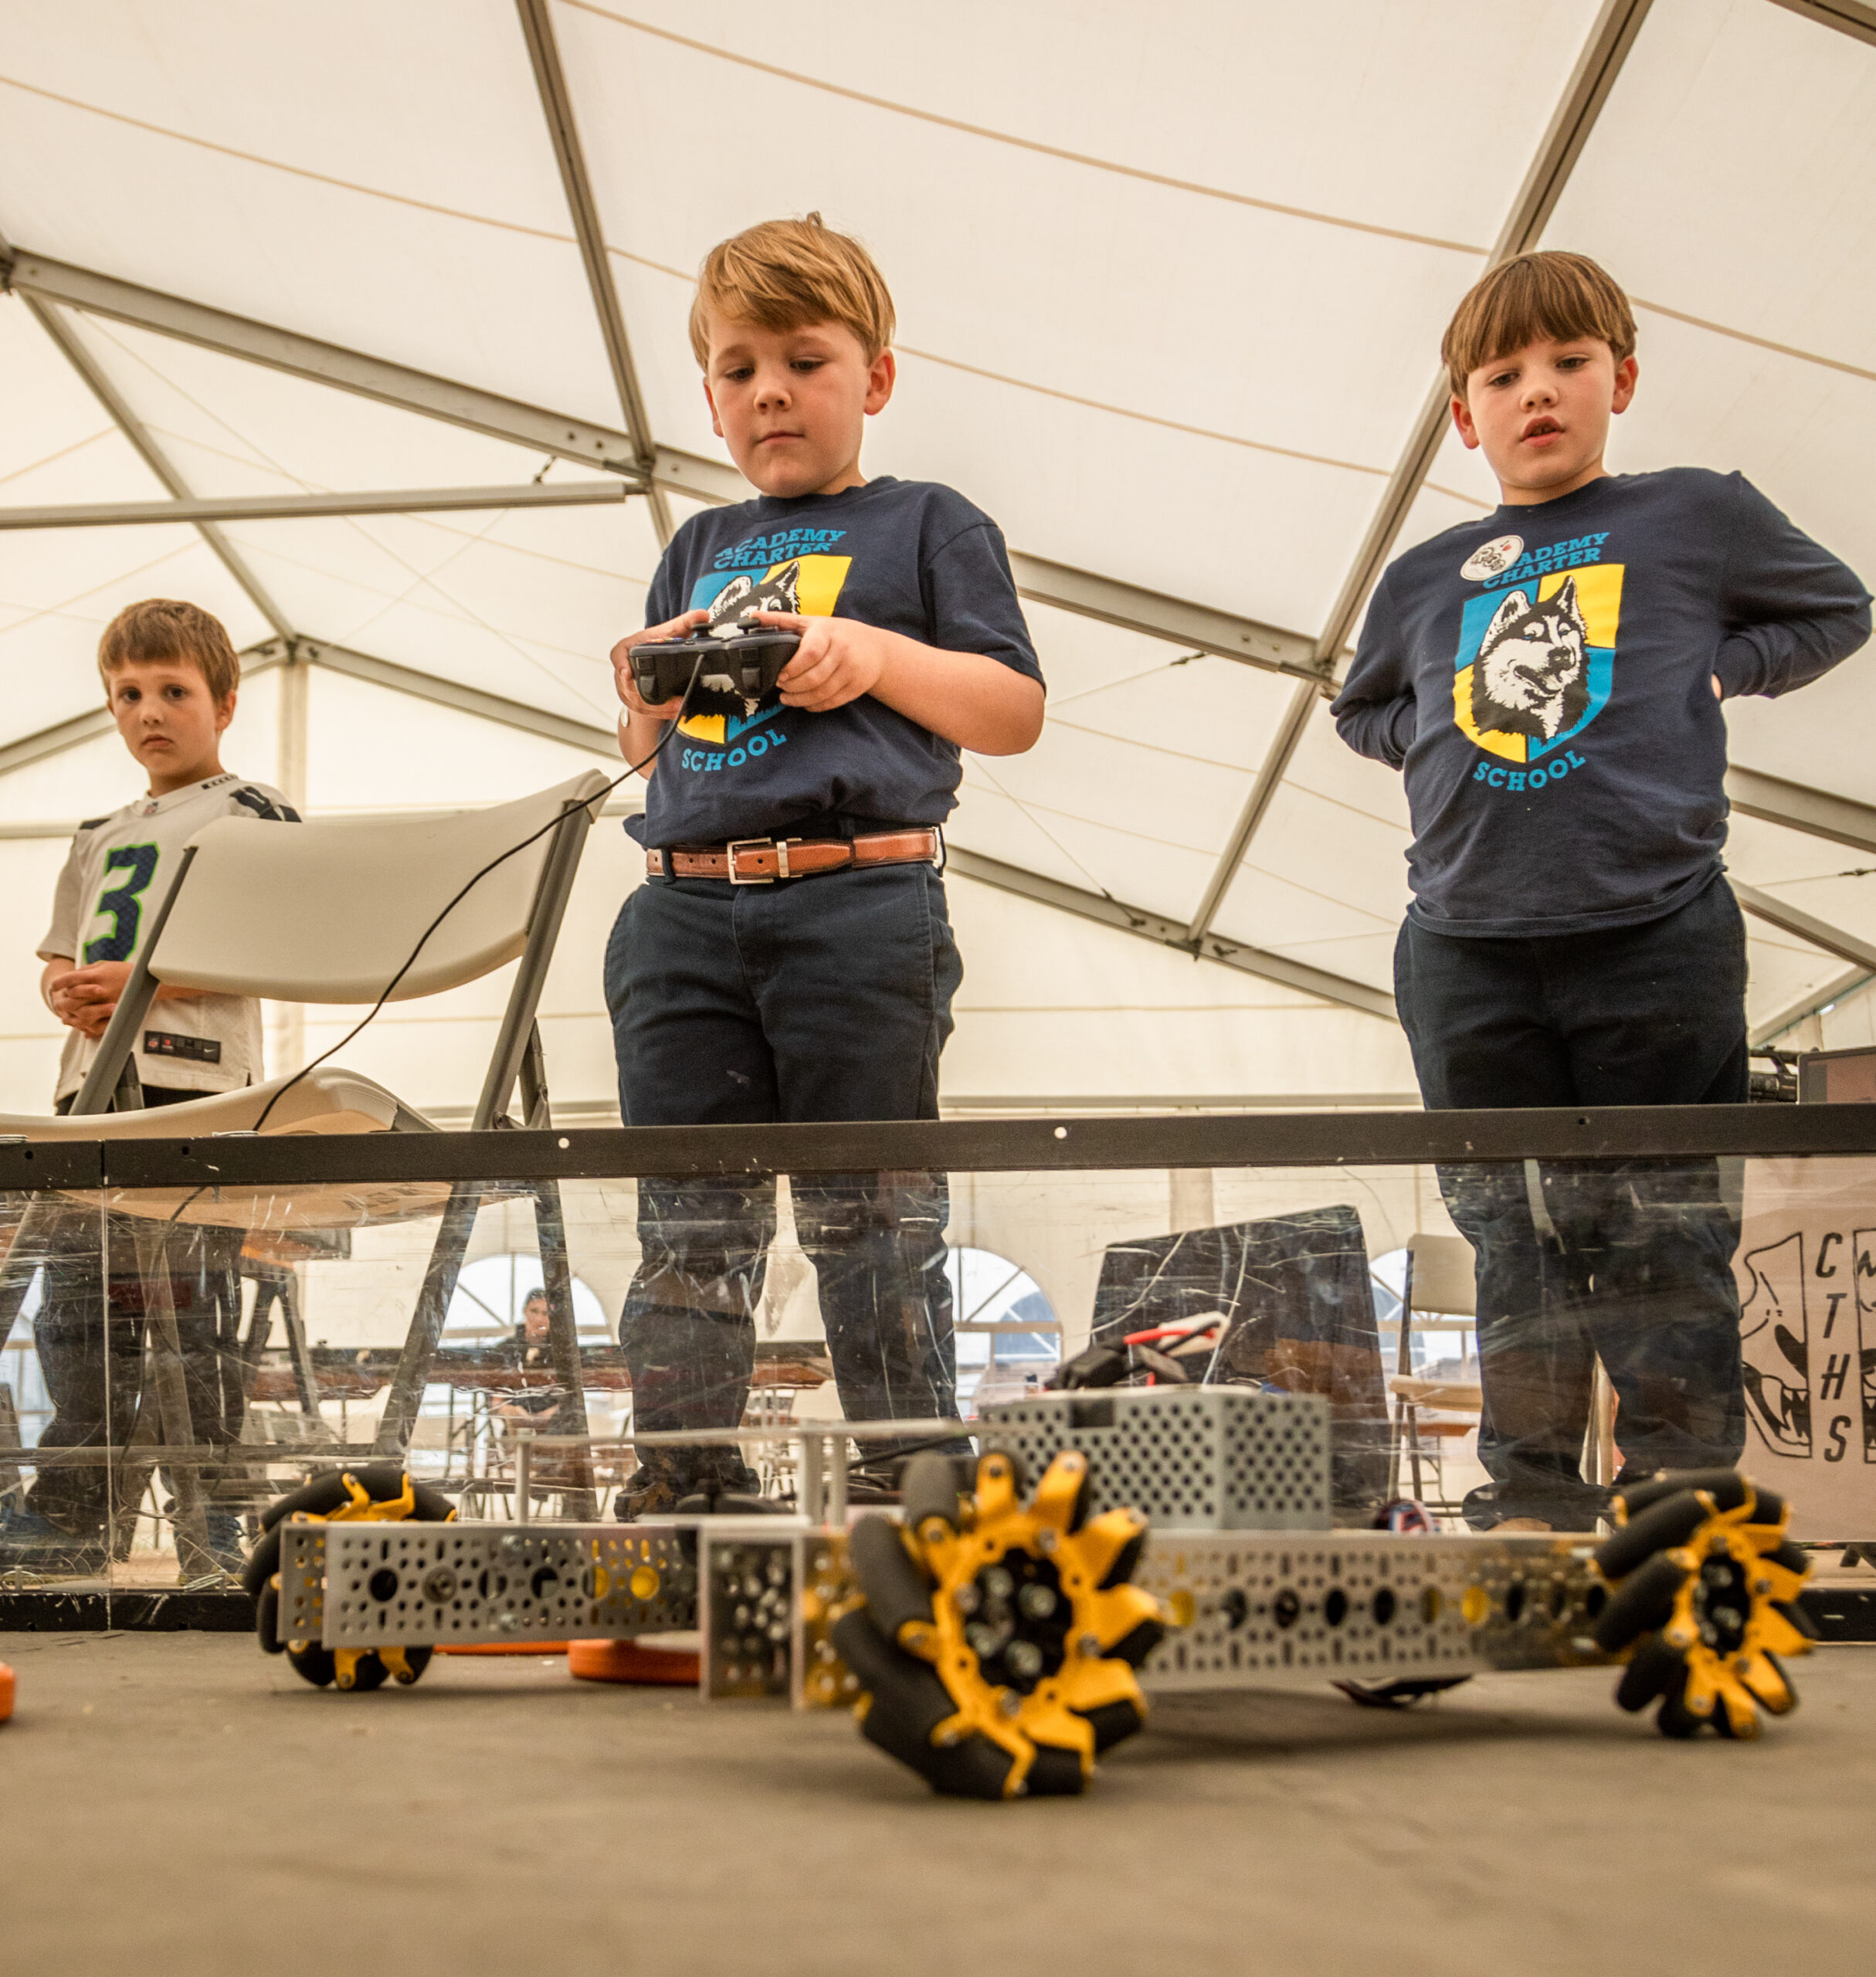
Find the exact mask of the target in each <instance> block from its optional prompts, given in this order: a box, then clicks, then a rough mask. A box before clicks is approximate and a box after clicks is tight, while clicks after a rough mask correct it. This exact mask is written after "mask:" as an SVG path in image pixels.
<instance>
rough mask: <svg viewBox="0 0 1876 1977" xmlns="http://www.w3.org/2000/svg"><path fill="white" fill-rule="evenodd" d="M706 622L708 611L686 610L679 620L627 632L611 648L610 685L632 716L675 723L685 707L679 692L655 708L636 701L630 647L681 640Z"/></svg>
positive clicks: (648, 703)
mask: <svg viewBox="0 0 1876 1977" xmlns="http://www.w3.org/2000/svg"><path fill="white" fill-rule="evenodd" d="M709 622H710V613H709V612H707V611H687V612H685V613H684V615H683V616H682V617H680V618H673V619H668V620H667V622H665V623H663V624H662V625H647V626H646V628H645V629H644V630H643V631H642V632H627V633H626V636H624V637H623V639H620V640H619V643H618V644H617V645H616V646H613V648H612V683H613V684H614V685H615V686H616V687H617V688H618V689H619V698H620V700H623V702H624V703H625V704H626V707H627V708H628V709H629V710H630V711H631V712H632V713H633V714H645V715H647V716H649V717H650V718H651V719H652V720H653V721H675V720H676V719H677V710H678V708H679V707H680V706H682V705H683V704H684V696H683V694H681V693H679V694H677V695H676V696H675V697H673V698H672V699H670V700H661V701H660V703H659V704H657V705H656V707H653V705H652V704H650V702H649V701H647V700H641V699H639V690H638V683H637V682H636V680H634V679H633V677H632V648H633V646H643V645H650V644H653V643H657V642H659V641H661V640H663V639H681V638H682V637H684V635H685V633H686V632H694V631H695V630H696V629H697V627H698V626H700V625H707V624H708V623H709Z"/></svg>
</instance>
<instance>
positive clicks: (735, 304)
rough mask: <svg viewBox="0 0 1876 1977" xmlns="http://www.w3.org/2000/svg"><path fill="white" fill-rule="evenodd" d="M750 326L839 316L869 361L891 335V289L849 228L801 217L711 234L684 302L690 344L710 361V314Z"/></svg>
mask: <svg viewBox="0 0 1876 1977" xmlns="http://www.w3.org/2000/svg"><path fill="white" fill-rule="evenodd" d="M712 316H717V317H721V318H722V319H723V320H725V321H726V322H731V323H753V324H755V325H756V327H758V329H765V330H799V329H801V328H802V327H805V326H806V324H809V323H844V324H846V327H848V328H849V329H850V330H851V331H853V334H854V335H855V336H856V337H858V338H859V340H860V348H861V349H863V351H865V352H866V353H867V362H868V363H869V364H870V363H871V362H872V361H873V360H874V358H876V357H877V356H878V355H879V354H880V351H883V350H884V348H886V346H887V344H889V343H891V341H892V337H893V331H894V327H895V324H894V317H893V307H892V296H891V293H890V292H889V291H888V290H887V287H886V282H885V278H884V276H882V275H881V274H880V271H879V270H878V268H877V266H874V259H873V256H871V255H870V254H869V253H867V250H866V249H865V248H863V246H861V245H860V242H858V241H857V240H856V239H853V237H852V236H851V235H849V234H845V233H836V232H834V230H833V228H832V227H829V226H823V225H822V223H821V216H820V215H819V213H809V215H808V216H807V217H806V219H769V220H765V221H763V222H762V225H761V226H752V227H750V228H748V229H746V230H745V232H741V233H738V234H736V235H734V236H732V237H731V239H728V240H723V241H719V242H717V245H716V246H714V247H713V248H711V250H710V252H709V253H708V254H707V255H706V256H704V266H703V269H702V271H701V273H699V275H698V276H697V299H696V300H695V301H694V302H693V303H692V304H691V305H690V348H692V349H693V350H694V351H695V352H696V353H697V362H698V363H699V364H700V365H703V366H704V368H706V369H707V368H709V365H710V318H711V317H712Z"/></svg>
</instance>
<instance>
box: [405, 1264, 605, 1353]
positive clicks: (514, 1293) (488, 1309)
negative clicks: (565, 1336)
mask: <svg viewBox="0 0 1876 1977" xmlns="http://www.w3.org/2000/svg"><path fill="white" fill-rule="evenodd" d="M540 1289H541V1259H540V1258H539V1257H538V1256H529V1255H526V1254H516V1255H512V1256H479V1257H478V1258H477V1260H476V1261H475V1262H473V1263H465V1264H464V1265H463V1269H462V1271H461V1273H460V1275H459V1276H458V1277H457V1278H456V1294H455V1295H454V1296H453V1297H451V1299H450V1300H449V1315H448V1316H447V1317H446V1318H445V1319H444V1321H443V1337H444V1339H445V1341H446V1342H447V1343H449V1344H450V1345H471V1344H473V1342H474V1341H476V1340H477V1339H494V1338H512V1337H513V1336H514V1333H515V1331H517V1328H519V1327H520V1326H521V1323H522V1322H523V1319H524V1315H525V1313H526V1310H527V1305H528V1299H529V1298H530V1297H532V1296H533V1295H534V1294H535V1293H537V1292H538V1290H540ZM573 1321H574V1323H575V1325H576V1326H577V1327H578V1329H579V1331H580V1333H581V1334H582V1337H583V1338H588V1341H589V1343H591V1344H593V1345H598V1344H599V1342H600V1341H602V1339H605V1338H610V1336H611V1331H610V1328H609V1327H608V1325H607V1324H606V1313H605V1311H604V1310H603V1309H602V1307H601V1305H600V1303H599V1299H598V1298H597V1297H595V1296H594V1295H593V1294H592V1292H591V1291H590V1290H588V1289H587V1287H586V1286H585V1284H582V1282H581V1281H580V1280H579V1279H578V1277H575V1279H574V1280H573ZM589 1335H590V1336H589Z"/></svg>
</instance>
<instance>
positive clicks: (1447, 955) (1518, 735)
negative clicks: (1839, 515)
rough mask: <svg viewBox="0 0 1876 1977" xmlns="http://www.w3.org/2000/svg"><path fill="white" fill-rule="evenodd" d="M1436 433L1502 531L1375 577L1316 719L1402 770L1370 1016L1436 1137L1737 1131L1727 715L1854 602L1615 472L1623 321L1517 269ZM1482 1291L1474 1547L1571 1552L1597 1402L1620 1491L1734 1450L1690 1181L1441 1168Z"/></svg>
mask: <svg viewBox="0 0 1876 1977" xmlns="http://www.w3.org/2000/svg"><path fill="white" fill-rule="evenodd" d="M1441 354H1442V356H1443V358H1444V360H1445V363H1446V366H1447V375H1448V380H1449V382H1450V385H1451V388H1452V414H1453V422H1454V426H1456V427H1457V429H1458V432H1459V436H1460V439H1461V440H1462V441H1463V442H1464V444H1465V445H1466V446H1468V447H1471V448H1474V449H1481V450H1482V451H1483V452H1484V455H1485V458H1486V460H1487V462H1488V464H1489V465H1490V466H1491V470H1492V472H1493V473H1494V476H1496V477H1497V480H1498V489H1499V500H1500V504H1501V505H1500V506H1499V507H1496V508H1494V510H1492V511H1491V513H1490V514H1487V515H1484V516H1482V517H1480V519H1478V520H1477V521H1470V522H1465V523H1462V524H1460V526H1459V527H1457V528H1451V529H1448V530H1447V531H1446V532H1445V533H1444V534H1441V535H1437V536H1435V537H1433V539H1432V540H1431V541H1428V542H1423V543H1422V544H1420V545H1419V546H1418V547H1417V548H1413V549H1410V550H1409V551H1407V552H1406V554H1405V555H1403V556H1401V557H1399V558H1396V560H1395V561H1394V562H1393V563H1392V564H1390V565H1389V567H1388V568H1387V570H1386V572H1385V573H1384V574H1383V575H1382V578H1381V581H1380V582H1379V585H1377V586H1376V590H1375V594H1374V597H1373V599H1372V602H1370V604H1369V607H1368V616H1367V620H1366V622H1365V625H1364V626H1363V627H1362V636H1361V641H1360V644H1359V647H1358V649H1357V650H1356V653H1355V663H1354V664H1353V666H1351V668H1350V669H1349V672H1348V680H1347V683H1345V685H1344V687H1343V688H1342V693H1341V694H1340V696H1339V697H1338V698H1337V700H1335V704H1334V706H1333V707H1332V712H1333V714H1335V720H1336V723H1337V724H1338V727H1340V729H1341V731H1342V738H1343V739H1344V740H1345V741H1347V742H1348V744H1349V746H1350V747H1352V748H1355V749H1356V750H1358V751H1359V752H1360V753H1362V755H1370V756H1372V757H1373V758H1375V759H1376V760H1377V761H1382V762H1386V763H1387V764H1388V765H1390V766H1391V767H1393V768H1399V769H1402V770H1403V771H1404V772H1405V775H1406V794H1407V803H1408V807H1409V809H1410V812H1412V816H1413V844H1412V845H1411V846H1410V848H1409V850H1408V853H1407V863H1408V874H1409V880H1410V884H1411V886H1412V887H1413V903H1412V904H1411V905H1410V907H1408V909H1407V917H1406V924H1405V925H1404V926H1403V927H1402V929H1401V931H1400V939H1399V944H1398V945H1397V946H1396V949H1395V956H1394V976H1395V988H1396V998H1397V1000H1398V1002H1399V1009H1400V1019H1401V1022H1402V1023H1403V1025H1404V1026H1405V1027H1406V1033H1407V1038H1408V1041H1409V1043H1410V1044H1411V1046H1412V1047H1413V1063H1414V1069H1415V1071H1416V1073H1417V1075H1418V1077H1419V1079H1420V1092H1421V1095H1422V1097H1423V1098H1424V1099H1425V1100H1426V1102H1427V1105H1428V1107H1433V1108H1437V1107H1472V1106H1477V1107H1487V1106H1569V1107H1576V1106H1582V1105H1713V1104H1728V1105H1740V1104H1745V1099H1746V1094H1747V1083H1748V1077H1747V1041H1746V1027H1745V924H1744V922H1743V921H1742V920H1741V918H1740V915H1739V905H1738V903H1737V901H1736V900H1735V898H1734V897H1733V894H1732V888H1731V887H1729V886H1728V884H1727V883H1726V880H1725V877H1723V867H1722V863H1721V858H1720V853H1721V849H1722V846H1723V845H1724V844H1725V841H1726V815H1727V800H1726V791H1725V774H1726V718H1725V714H1723V713H1722V711H1721V702H1722V700H1732V699H1733V698H1735V697H1737V696H1739V695H1740V694H1744V693H1761V694H1767V695H1776V694H1780V693H1789V692H1791V691H1792V690H1793V689H1794V688H1795V687H1802V686H1803V685H1805V684H1806V683H1807V682H1809V681H1810V680H1816V679H1817V678H1818V677H1820V675H1821V674H1823V673H1826V672H1827V671H1828V670H1830V667H1832V666H1835V665H1837V664H1838V663H1840V661H1841V660H1844V659H1846V658H1847V657H1848V656H1850V654H1851V653H1854V651H1856V650H1857V648H1858V647H1859V646H1861V645H1862V643H1864V640H1865V639H1868V636H1869V634H1870V596H1869V592H1868V591H1867V590H1866V589H1865V588H1864V586H1863V585H1862V584H1861V582H1859V581H1858V580H1857V577H1856V575H1854V572H1852V571H1851V570H1849V569H1848V568H1846V567H1845V566H1844V565H1843V564H1842V563H1840V562H1839V561H1838V560H1837V558H1835V557H1834V556H1833V555H1831V554H1830V552H1829V551H1827V550H1824V549H1821V548H1819V547H1818V545H1817V544H1816V543H1815V542H1813V541H1811V539H1810V537H1808V536H1807V535H1806V534H1804V533H1803V531H1801V530H1800V529H1798V528H1796V527H1794V526H1793V524H1792V523H1791V522H1790V521H1788V520H1787V519H1786V517H1784V516H1783V514H1780V513H1779V510H1777V509H1776V507H1773V504H1771V503H1770V502H1769V501H1768V500H1766V497H1765V496H1764V495H1762V494H1761V493H1759V490H1757V489H1756V487H1753V486H1752V484H1751V483H1749V481H1747V480H1745V478H1744V477H1743V476H1742V475H1739V474H1737V473H1730V474H1722V473H1709V472H1708V471H1707V470H1705V469H1703V468H1699V467H1669V468H1667V469H1665V470H1662V471H1661V472H1658V473H1628V474H1613V473H1610V470H1609V469H1608V467H1607V466H1606V465H1605V464H1604V461H1603V454H1604V450H1605V448H1606V445H1607V442H1608V436H1609V423H1610V419H1611V418H1612V417H1613V416H1614V415H1616V414H1618V413H1620V412H1626V411H1627V409H1628V406H1629V404H1630V401H1631V400H1632V399H1633V397H1634V395H1635V381H1636V361H1635V320H1634V317H1633V314H1631V312H1630V307H1629V302H1628V298H1627V296H1625V295H1624V294H1623V292H1622V290H1620V288H1619V287H1617V286H1616V283H1614V282H1613V280H1611V279H1610V276H1608V274H1607V273H1605V272H1604V270H1603V269H1601V268H1600V267H1599V266H1597V265H1596V263H1595V262H1593V261H1591V260H1589V259H1586V258H1585V257H1584V256H1582V255H1580V254H1569V253H1534V254H1521V255H1519V256H1516V257H1515V259H1511V260H1508V261H1506V262H1505V263H1502V264H1501V265H1500V266H1498V267H1496V268H1494V269H1493V270H1491V273H1489V274H1488V275H1487V276H1485V277H1484V280H1482V281H1481V282H1480V283H1478V284H1477V286H1476V287H1474V289H1473V290H1472V291H1471V293H1470V294H1468V295H1467V297H1465V299H1464V300H1463V301H1462V302H1461V303H1460V305H1459V308H1458V311H1457V314H1455V315H1454V318H1453V320H1452V323H1451V325H1450V327H1449V328H1448V329H1447V333H1446V337H1445V341H1444V343H1443V346H1442V349H1441ZM1440 1184H1441V1187H1442V1189H1443V1192H1444V1194H1445V1197H1446V1201H1447V1207H1448V1209H1450V1212H1451V1214H1452V1217H1453V1219H1454V1222H1455V1223H1456V1224H1457V1226H1458V1227H1459V1229H1460V1233H1462V1234H1463V1235H1464V1236H1465V1237H1466V1239H1467V1241H1468V1242H1470V1243H1471V1245H1472V1246H1473V1249H1474V1252H1475V1253H1476V1255H1477V1267H1478V1341H1479V1369H1480V1375H1481V1382H1482V1385H1483V1387H1484V1416H1483V1419H1482V1422H1481V1427H1480V1431H1479V1459H1480V1460H1481V1462H1482V1463H1484V1467H1485V1468H1486V1470H1487V1471H1488V1473H1489V1474H1490V1476H1491V1479H1492V1480H1491V1484H1489V1485H1488V1487H1485V1488H1484V1489H1482V1490H1477V1491H1474V1493H1473V1494H1472V1496H1471V1497H1468V1498H1467V1504H1466V1514H1467V1518H1469V1520H1470V1521H1471V1522H1472V1523H1473V1524H1475V1525H1477V1526H1480V1527H1481V1528H1488V1529H1490V1528H1498V1529H1501V1530H1538V1531H1543V1530H1552V1529H1556V1530H1579V1529H1584V1528H1588V1527H1589V1526H1590V1525H1592V1524H1593V1523H1594V1522H1595V1521H1596V1518H1597V1516H1598V1514H1600V1511H1602V1509H1603V1506H1604V1504H1605V1502H1606V1494H1607V1493H1606V1490H1600V1489H1599V1488H1598V1487H1595V1486H1593V1485H1592V1484H1589V1483H1588V1482H1586V1480H1584V1478H1583V1476H1582V1474H1581V1472H1580V1470H1579V1450H1580V1449H1581V1448H1582V1446H1583V1436H1584V1430H1585V1428H1586V1424H1587V1418H1588V1413H1589V1395H1590V1392H1591V1374H1592V1371H1593V1365H1594V1362H1595V1359H1596V1358H1598V1357H1600V1358H1601V1360H1602V1362H1603V1365H1604V1367H1605V1368H1606V1369H1607V1371H1608V1374H1609V1377H1610V1382H1611V1383H1612V1384H1613V1386H1614V1388H1615V1391H1616V1399H1617V1401H1618V1403H1619V1407H1620V1412H1619V1413H1618V1415H1617V1416H1616V1443H1618V1445H1619V1446H1620V1450H1621V1452H1622V1456H1623V1466H1622V1470H1621V1473H1620V1476H1619V1477H1617V1478H1616V1481H1617V1483H1618V1484H1620V1483H1627V1482H1631V1481H1633V1480H1636V1479H1637V1478H1638V1477H1644V1476H1647V1475H1648V1474H1650V1473H1652V1472H1653V1471H1654V1470H1657V1469H1701V1468H1709V1467H1719V1466H1730V1465H1731V1464H1732V1463H1734V1462H1735V1460H1737V1459H1738V1457H1739V1453H1740V1450H1742V1447H1743V1446H1744V1445H1745V1410H1744V1400H1743V1393H1742V1372H1741V1364H1740V1348H1739V1294H1738V1292H1737V1290H1736V1289H1735V1284H1734V1280H1733V1273H1732V1253H1733V1250H1734V1248H1735V1246H1736V1245H1737V1243H1738V1241H1739V1224H1738V1220H1737V1217H1736V1214H1735V1209H1734V1206H1733V1205H1732V1204H1731V1203H1729V1202H1728V1201H1727V1199H1725V1195H1723V1193H1722V1189H1721V1186H1720V1179H1719V1172H1718V1163H1717V1162H1715V1161H1711V1160H1705V1161H1699V1160H1695V1161H1672V1162H1661V1161H1639V1160H1637V1161H1604V1162H1596V1161H1571V1162H1568V1163H1559V1164H1558V1165H1554V1166H1551V1167H1548V1168H1545V1169H1543V1170H1542V1171H1540V1170H1539V1168H1538V1166H1537V1165H1536V1163H1535V1162H1532V1163H1529V1164H1528V1165H1525V1164H1523V1163H1519V1162H1515V1161H1514V1162H1510V1163H1505V1164H1502V1165H1498V1166H1495V1167H1494V1166H1480V1167H1467V1168H1446V1169H1443V1170H1442V1172H1441V1175H1440Z"/></svg>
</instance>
